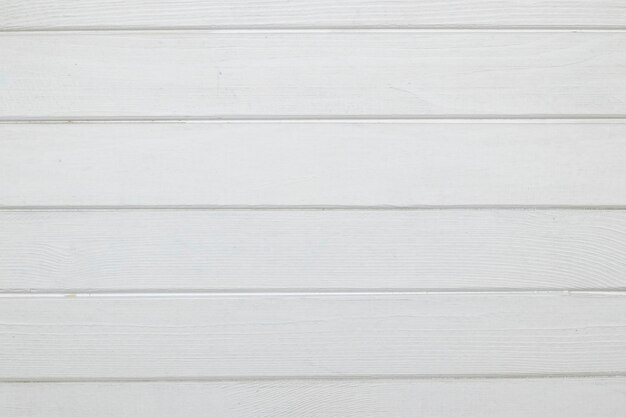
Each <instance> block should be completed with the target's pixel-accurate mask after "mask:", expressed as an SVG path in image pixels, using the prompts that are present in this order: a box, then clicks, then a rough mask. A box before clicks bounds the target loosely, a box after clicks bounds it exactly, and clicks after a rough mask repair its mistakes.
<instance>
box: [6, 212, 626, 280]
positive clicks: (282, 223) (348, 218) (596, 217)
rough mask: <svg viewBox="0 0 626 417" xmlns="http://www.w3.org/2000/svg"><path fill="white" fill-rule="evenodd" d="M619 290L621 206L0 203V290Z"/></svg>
mask: <svg viewBox="0 0 626 417" xmlns="http://www.w3.org/2000/svg"><path fill="white" fill-rule="evenodd" d="M311 288H315V289H320V290H328V289H332V290H342V289H420V290H424V289H426V290H428V289H445V290H451V289H456V290H465V289H472V290H480V289H529V288H534V289H609V288H612V289H617V288H626V212H624V211H614V210H610V211H604V210H581V211H579V210H410V211H404V210H402V211H395V210H394V211H387V210H384V211H377V210H374V211H372V210H347V211H343V210H341V211H335V210H333V211H326V210H324V211H318V210H313V211H309V210H297V211H295V210H208V211H205V210H164V211H154V210H122V211H118V210H113V211H108V210H106V211H104V210H103V211H101V210H97V211H92V210H89V211H3V212H0V290H4V291H7V290H13V291H16V290H17V291H30V290H37V291H118V290H122V291H136V290H178V291H186V290H250V289H266V290H278V289H280V290H283V289H294V290H308V289H311Z"/></svg>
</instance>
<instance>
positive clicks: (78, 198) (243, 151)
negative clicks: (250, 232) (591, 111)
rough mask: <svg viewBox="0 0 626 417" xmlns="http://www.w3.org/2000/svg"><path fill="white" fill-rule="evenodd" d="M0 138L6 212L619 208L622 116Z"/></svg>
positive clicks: (73, 128)
mask: <svg viewBox="0 0 626 417" xmlns="http://www.w3.org/2000/svg"><path fill="white" fill-rule="evenodd" d="M625 85H626V84H625ZM0 146H1V147H2V152H0V173H1V175H0V205H2V206H51V205H52V206H67V205H70V206H94V205H95V206H101V205H209V206H213V205H217V206H230V205H243V206H258V205H296V206H297V205H318V206H319V205H321V206H327V205H346V206H354V205H397V206H424V205H435V206H437V205H442V206H446V205H584V206H593V205H617V206H624V205H626V124H624V123H577V122H571V123H566V122H563V123H452V124H450V123H399V122H394V123H193V124H185V123H174V124H167V123H159V124H151V123H143V124H142V123H134V124H133V123H128V124H125V123H123V124H111V123H109V124H98V123H95V124H77V125H72V124H0Z"/></svg>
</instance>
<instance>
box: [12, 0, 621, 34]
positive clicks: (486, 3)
mask: <svg viewBox="0 0 626 417" xmlns="http://www.w3.org/2000/svg"><path fill="white" fill-rule="evenodd" d="M451 25H462V26H494V25H501V26H511V25H512V26H555V25H556V26H578V27H580V26H583V27H585V26H592V27H606V26H609V27H610V26H620V25H626V5H625V4H624V2H623V1H621V0H595V1H594V0H539V1H535V2H533V3H528V2H525V1H522V0H500V1H496V0H465V1H455V0H445V1H440V0H439V1H438V0H422V1H419V2H418V1H412V0H395V1H373V0H341V1H334V2H333V1H330V0H290V1H283V0H264V1H261V0H204V1H191V0H182V1H173V0H127V1H123V0H88V1H85V0H83V1H80V0H54V1H51V0H31V1H20V0H3V1H2V3H0V28H3V29H50V28H103V27H104V28H128V27H132V28H155V27H156V28H159V27H199V26H203V27H223V28H229V27H242V26H245V27H298V28H299V27H312V26H313V27H371V26H376V27H398V26H426V27H432V26H451Z"/></svg>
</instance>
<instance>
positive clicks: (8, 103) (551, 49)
mask: <svg viewBox="0 0 626 417" xmlns="http://www.w3.org/2000/svg"><path fill="white" fill-rule="evenodd" d="M625 43H626V33H625V32H623V31H615V32H592V33H588V32H582V33H577V32H575V31H569V32H541V31H538V32H519V31H518V32H516V31H513V32H509V31H500V32H475V31H473V32H463V31H461V32H458V31H445V32H437V31H435V32H428V31H426V32H420V31H418V32H413V31H407V32H395V31H391V32H376V31H370V32H353V31H344V32H333V31H322V32H317V33H315V32H314V33H311V32H298V31H292V32H280V31H279V32H271V31H270V32H264V33H254V32H245V31H244V32H239V33H238V32H234V33H228V32H210V31H169V30H168V31H150V32H148V31H121V32H120V31H118V32H116V31H101V32H30V33H4V34H2V36H0V50H2V51H3V62H2V74H3V80H2V90H3V94H4V97H5V99H4V100H3V101H4V103H3V105H2V106H0V119H8V120H14V119H32V118H55V119H61V120H67V119H74V118H86V119H91V118H114V119H115V118H142V119H148V120H152V119H154V118H163V117H166V118H167V117H169V118H177V117H200V118H232V117H236V118H239V117H244V118H246V117H281V116H296V117H298V116H306V117H317V116H322V117H347V116H366V117H385V116H408V117H428V116H430V117H432V116H437V117H442V116H454V117H459V116H461V117H463V116H466V115H470V116H480V117H491V116H509V115H514V116H528V115H539V116H545V115H565V116H571V115H583V116H585V115H594V116H595V115H616V114H617V115H619V114H624V113H626V103H624V100H623V98H624V97H625V96H626V83H624V71H623V68H624V66H625V65H626V48H624V44H625Z"/></svg>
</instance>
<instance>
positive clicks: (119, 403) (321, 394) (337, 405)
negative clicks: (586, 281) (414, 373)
mask: <svg viewBox="0 0 626 417" xmlns="http://www.w3.org/2000/svg"><path fill="white" fill-rule="evenodd" d="M207 410H210V413H211V414H212V415H219V416H220V417H241V416H258V417H292V416H296V415H297V416H299V417H328V416H343V417H363V416H368V417H415V416H418V415H426V416H429V417H456V416H464V417H555V416H568V417H589V416H592V415H601V416H603V417H621V416H623V415H624V414H626V379H625V378H570V379H561V378H558V379H521V380H519V379H486V380H413V381H411V380H375V381H371V380H370V381H367V380H365V381H363V380H361V381H359V380H356V381H315V380H312V381H258V382H177V383H168V382H160V383H159V382H152V383H123V384H119V383H63V384H46V383H37V384H24V383H21V384H10V383H9V384H0V412H1V413H2V414H3V415H10V416H12V417H111V416H128V417H200V416H205V415H206V414H207Z"/></svg>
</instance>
